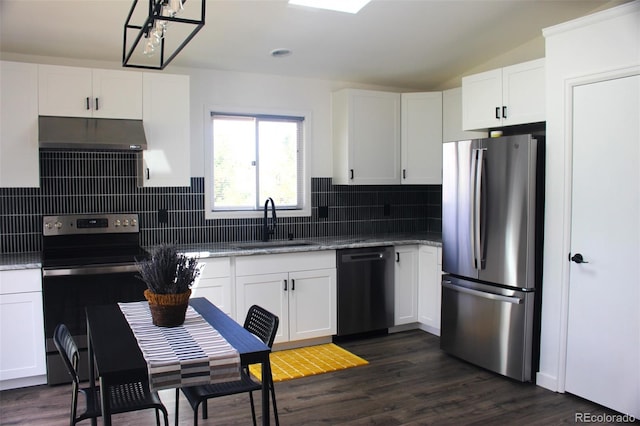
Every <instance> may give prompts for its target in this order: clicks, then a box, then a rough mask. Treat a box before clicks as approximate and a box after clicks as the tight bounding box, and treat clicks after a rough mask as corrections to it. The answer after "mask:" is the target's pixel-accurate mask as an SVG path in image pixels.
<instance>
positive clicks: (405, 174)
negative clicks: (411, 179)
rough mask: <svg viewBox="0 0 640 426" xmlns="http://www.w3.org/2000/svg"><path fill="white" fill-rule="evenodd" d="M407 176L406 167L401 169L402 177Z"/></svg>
mask: <svg viewBox="0 0 640 426" xmlns="http://www.w3.org/2000/svg"><path fill="white" fill-rule="evenodd" d="M406 178H407V169H402V179H406Z"/></svg>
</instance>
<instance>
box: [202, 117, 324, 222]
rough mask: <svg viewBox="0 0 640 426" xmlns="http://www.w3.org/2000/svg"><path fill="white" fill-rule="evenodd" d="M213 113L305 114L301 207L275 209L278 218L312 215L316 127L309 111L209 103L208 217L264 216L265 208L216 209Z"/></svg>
mask: <svg viewBox="0 0 640 426" xmlns="http://www.w3.org/2000/svg"><path fill="white" fill-rule="evenodd" d="M213 113H219V114H220V113H228V114H238V115H273V116H289V117H304V122H303V124H302V127H303V130H302V152H303V159H302V163H303V166H302V168H303V170H302V174H303V177H302V179H303V180H302V182H303V185H302V191H303V194H302V208H300V209H291V208H287V209H277V207H278V206H277V205H276V209H277V212H278V217H301V216H311V146H312V144H311V128H312V126H313V123H312V117H311V113H310V112H309V111H299V110H298V111H291V110H280V109H269V108H266V109H265V108H244V107H226V106H207V107H205V108H204V138H203V139H204V154H205V155H204V173H205V176H204V203H205V205H204V213H205V219H245V218H262V217H263V216H264V212H263V211H262V210H223V211H214V210H213V196H212V195H213V126H212V114H213Z"/></svg>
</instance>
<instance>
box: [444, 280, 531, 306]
mask: <svg viewBox="0 0 640 426" xmlns="http://www.w3.org/2000/svg"><path fill="white" fill-rule="evenodd" d="M442 287H446V288H448V289H451V290H453V291H458V292H460V293H466V294H470V295H472V296H477V297H482V298H483V299H491V300H497V301H499V302H507V303H513V304H514V305H519V304H521V303H522V299H520V298H519V297H510V296H502V295H501V294H494V293H486V292H484V291H478V290H474V289H471V288H466V287H460V286H457V285H453V284H451V281H442Z"/></svg>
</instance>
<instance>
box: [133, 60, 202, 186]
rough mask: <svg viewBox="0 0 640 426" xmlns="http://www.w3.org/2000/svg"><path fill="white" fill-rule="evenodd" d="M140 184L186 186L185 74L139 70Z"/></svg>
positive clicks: (188, 151)
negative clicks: (141, 110) (142, 142)
mask: <svg viewBox="0 0 640 426" xmlns="http://www.w3.org/2000/svg"><path fill="white" fill-rule="evenodd" d="M142 74H143V87H144V89H143V91H144V116H143V122H144V132H145V135H146V137H147V149H146V150H144V151H143V153H142V156H143V162H144V165H143V171H142V173H143V177H142V178H143V186H189V185H190V184H191V182H190V180H191V177H190V163H191V140H190V134H191V131H190V121H189V118H190V117H189V76H187V75H173V74H160V73H146V72H145V73H142Z"/></svg>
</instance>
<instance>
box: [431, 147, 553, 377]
mask: <svg viewBox="0 0 640 426" xmlns="http://www.w3.org/2000/svg"><path fill="white" fill-rule="evenodd" d="M543 149H544V139H543V137H541V136H532V135H517V136H505V137H500V138H489V139H475V140H466V141H458V142H448V143H445V144H444V146H443V182H442V249H443V250H442V253H443V259H442V262H443V263H442V269H443V272H444V274H443V277H442V310H441V312H442V313H441V331H440V332H441V335H440V347H441V348H442V349H443V350H444V351H446V352H448V353H450V354H452V355H454V356H456V357H459V358H461V359H464V360H466V361H468V362H471V363H473V364H476V365H479V366H481V367H484V368H486V369H489V370H492V371H495V372H497V373H500V374H502V375H505V376H508V377H511V378H514V379H517V380H520V381H531V379H532V370H534V369H535V368H536V363H537V354H538V352H539V350H538V342H539V331H538V328H539V315H538V314H539V305H540V292H541V260H542V259H541V247H542V212H543V193H544V191H543V182H544V177H543V169H544V166H543V162H544V155H543Z"/></svg>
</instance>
